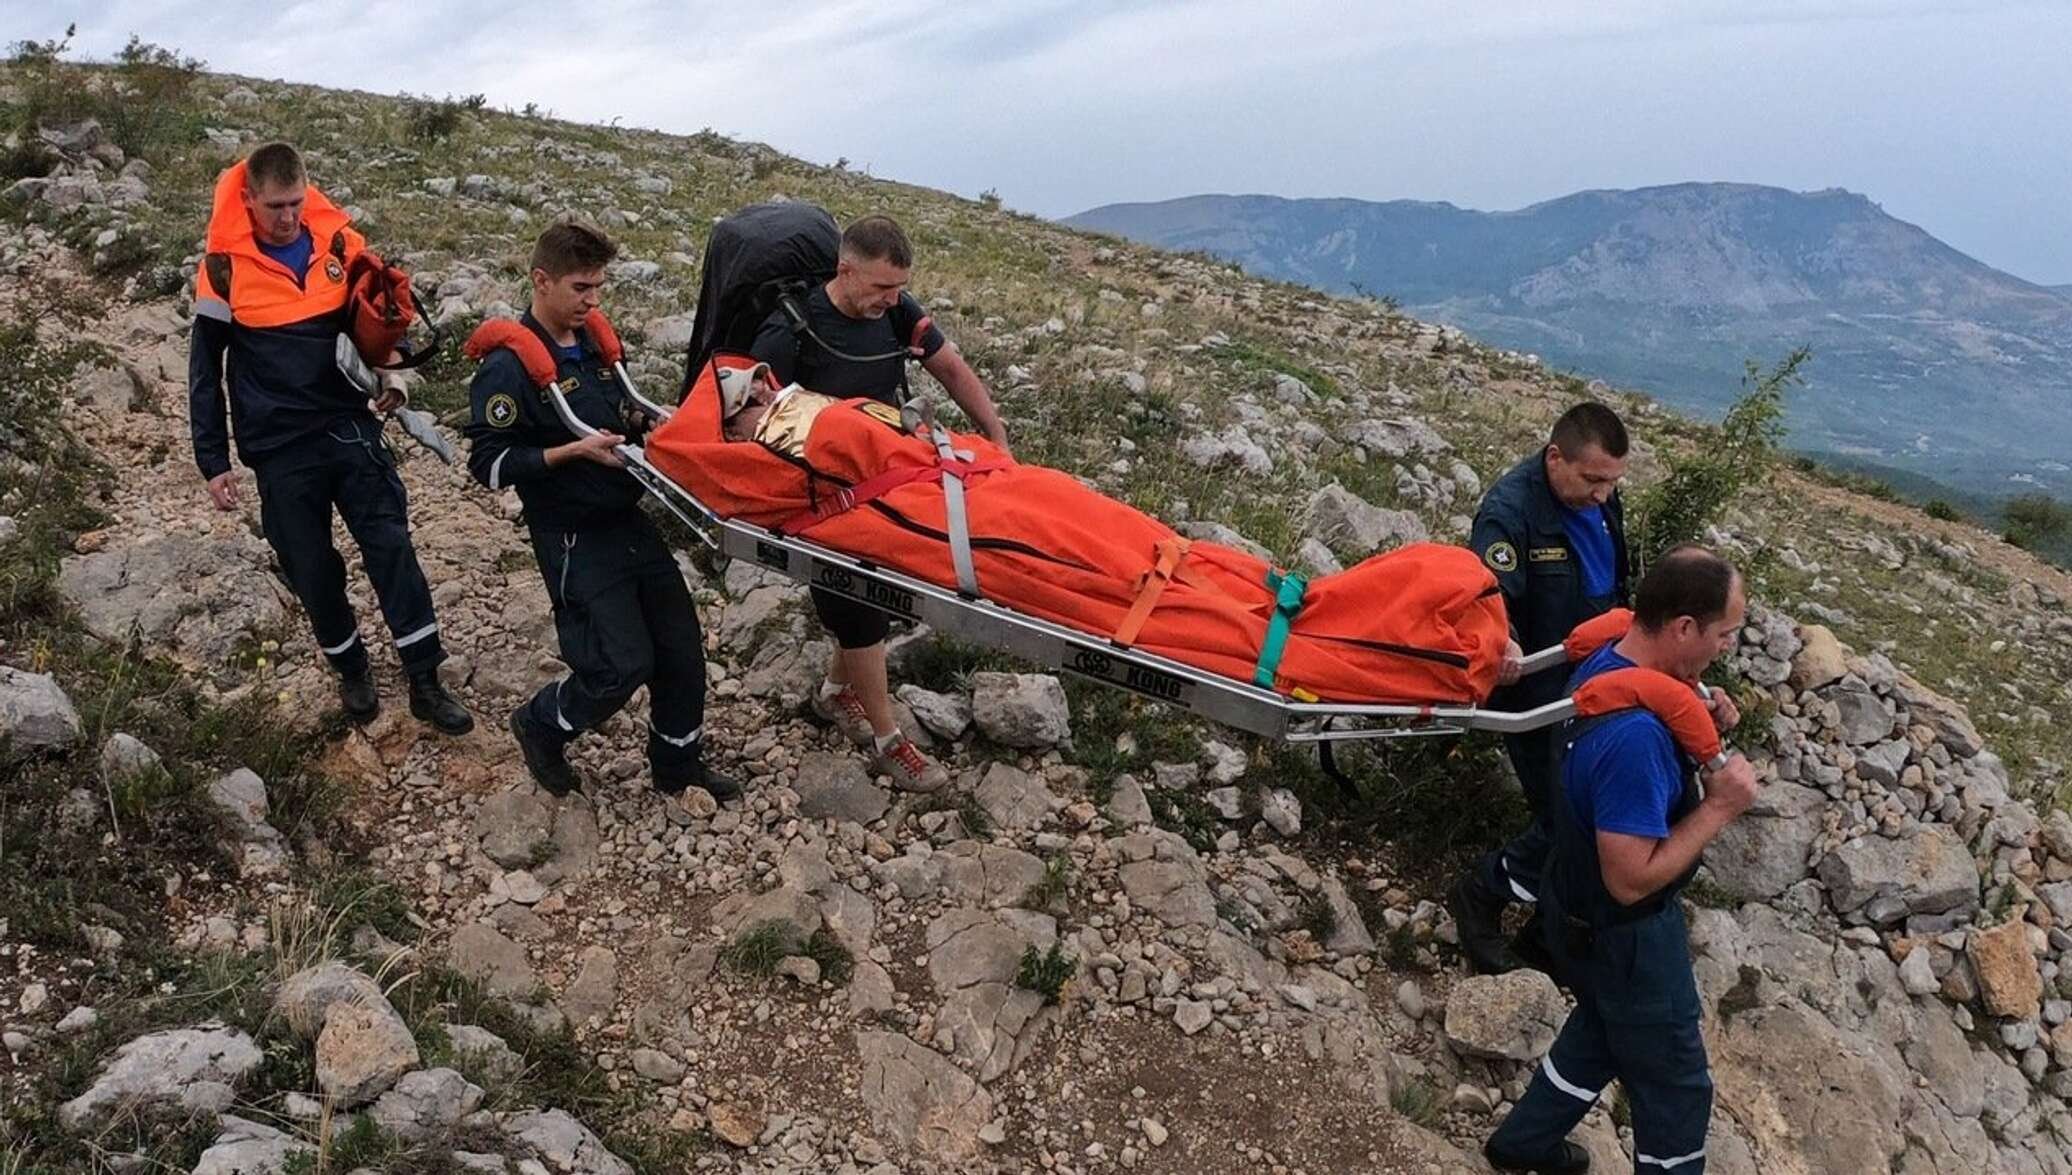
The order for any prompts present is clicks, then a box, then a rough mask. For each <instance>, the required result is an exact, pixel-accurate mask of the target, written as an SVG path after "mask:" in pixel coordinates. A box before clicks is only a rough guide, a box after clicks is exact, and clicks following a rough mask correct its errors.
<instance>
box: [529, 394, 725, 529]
mask: <svg viewBox="0 0 2072 1175" xmlns="http://www.w3.org/2000/svg"><path fill="white" fill-rule="evenodd" d="M615 366H616V365H615ZM619 378H620V379H621V380H622V381H624V382H625V384H626V386H627V390H628V391H629V393H631V392H632V383H633V381H632V380H630V379H627V378H626V373H625V370H624V368H623V367H621V368H620V371H619ZM546 392H547V402H548V403H550V404H552V405H554V415H556V416H559V417H560V418H561V424H562V427H564V428H566V429H568V431H570V432H572V433H574V434H575V435H576V436H577V437H578V438H583V437H592V436H596V435H597V433H598V431H599V430H598V429H596V428H593V427H591V425H590V424H589V422H588V421H585V420H584V419H583V418H582V417H580V416H577V415H576V412H575V409H574V408H571V407H569V404H568V397H567V396H564V395H562V394H561V387H560V385H558V384H548V385H547V387H546ZM632 394H633V396H634V399H635V401H636V402H639V403H642V404H645V403H646V402H645V401H642V400H640V397H639V394H638V393H632ZM662 419H664V420H667V419H668V414H667V413H666V412H665V413H664V414H663V416H662ZM612 452H613V453H614V454H615V455H617V456H618V458H619V460H620V461H623V462H625V465H626V472H627V473H628V474H629V475H631V476H632V478H633V480H635V481H637V482H639V483H640V485H641V488H642V489H645V490H646V491H647V492H649V493H651V494H653V495H654V496H655V497H656V499H657V500H659V501H660V502H661V503H662V505H663V506H664V507H665V508H666V509H667V510H668V511H669V512H670V513H671V514H674V515H676V518H677V521H679V522H681V523H683V524H684V525H685V526H688V527H690V528H691V533H692V534H695V535H697V536H698V539H699V541H701V542H703V543H704V544H705V545H706V546H708V547H711V548H712V549H713V550H715V551H718V550H720V549H721V547H720V544H719V538H718V536H716V535H715V534H713V533H712V528H713V527H714V526H716V525H717V524H718V522H719V518H718V516H717V515H715V514H713V513H711V512H710V511H708V510H706V509H705V507H704V506H703V504H699V506H698V510H699V513H700V514H701V515H703V517H702V519H701V518H692V517H691V516H690V515H689V514H688V513H686V512H685V511H684V509H683V507H681V506H679V505H677V504H676V500H675V499H674V498H673V497H672V496H671V495H670V494H669V493H668V492H667V490H666V489H665V488H664V483H668V481H669V479H668V478H667V477H666V476H664V475H663V473H662V471H661V470H659V469H656V468H655V467H654V464H653V463H652V462H650V461H649V460H648V459H647V453H646V452H644V451H642V449H641V447H640V446H639V445H636V444H634V443H633V442H632V441H622V442H620V443H619V444H617V445H614V446H612ZM671 484H673V483H671ZM686 496H688V495H686ZM690 500H691V501H693V502H695V501H696V499H690Z"/></svg>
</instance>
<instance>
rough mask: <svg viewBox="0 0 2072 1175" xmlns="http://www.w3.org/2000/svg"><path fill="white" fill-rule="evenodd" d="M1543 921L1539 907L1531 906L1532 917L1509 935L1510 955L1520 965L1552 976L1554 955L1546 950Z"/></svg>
mask: <svg viewBox="0 0 2072 1175" xmlns="http://www.w3.org/2000/svg"><path fill="white" fill-rule="evenodd" d="M1545 925H1546V924H1545V923H1543V922H1541V921H1540V911H1539V907H1537V906H1535V907H1533V911H1532V917H1530V918H1527V919H1526V920H1525V925H1523V926H1521V927H1519V928H1518V933H1516V934H1514V935H1512V936H1511V957H1512V958H1513V959H1516V960H1517V961H1518V965H1519V966H1521V967H1530V968H1532V969H1533V970H1535V971H1538V972H1539V973H1541V974H1542V975H1546V976H1549V977H1551V976H1553V974H1554V955H1553V954H1552V952H1550V951H1548V950H1547V939H1546V935H1545Z"/></svg>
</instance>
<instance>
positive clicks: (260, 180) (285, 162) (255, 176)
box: [245, 143, 309, 192]
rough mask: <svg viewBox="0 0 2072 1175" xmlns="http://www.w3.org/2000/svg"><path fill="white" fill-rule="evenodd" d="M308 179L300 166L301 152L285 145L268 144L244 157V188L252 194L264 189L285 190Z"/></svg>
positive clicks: (305, 169) (306, 169)
mask: <svg viewBox="0 0 2072 1175" xmlns="http://www.w3.org/2000/svg"><path fill="white" fill-rule="evenodd" d="M308 178H309V169H308V168H306V167H304V166H303V165H302V152H300V151H297V150H296V149H295V148H293V147H291V146H289V145H288V144H286V143H268V144H266V145H265V146H263V147H260V148H258V149H257V150H255V151H253V152H252V153H251V154H250V155H248V156H246V157H245V187H246V188H247V189H248V190H250V191H253V192H256V191H258V190H259V189H260V188H264V187H274V188H285V187H287V186H289V185H290V184H298V183H301V182H303V181H304V180H307V179H308Z"/></svg>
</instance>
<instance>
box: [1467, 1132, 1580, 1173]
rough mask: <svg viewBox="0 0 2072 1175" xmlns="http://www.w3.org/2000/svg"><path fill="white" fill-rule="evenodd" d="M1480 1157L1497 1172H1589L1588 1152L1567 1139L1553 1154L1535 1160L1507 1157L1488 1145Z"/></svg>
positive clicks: (1484, 1145)
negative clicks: (1486, 1160)
mask: <svg viewBox="0 0 2072 1175" xmlns="http://www.w3.org/2000/svg"><path fill="white" fill-rule="evenodd" d="M1482 1157H1483V1158H1485V1159H1488V1160H1489V1165H1490V1166H1492V1167H1495V1168H1496V1169H1497V1170H1499V1171H1523V1172H1527V1173H1528V1175H1584V1172H1587V1171H1588V1170H1590V1152H1589V1151H1586V1150H1584V1149H1583V1148H1582V1147H1581V1146H1579V1145H1577V1144H1576V1143H1573V1142H1570V1141H1568V1140H1567V1139H1563V1140H1562V1141H1561V1146H1560V1147H1559V1148H1557V1149H1556V1150H1555V1152H1554V1153H1553V1154H1551V1155H1546V1156H1543V1157H1541V1158H1537V1159H1521V1158H1518V1157H1516V1156H1513V1155H1507V1154H1505V1153H1503V1152H1502V1151H1499V1150H1497V1149H1496V1147H1494V1146H1492V1145H1490V1144H1489V1143H1484V1144H1483V1146H1482Z"/></svg>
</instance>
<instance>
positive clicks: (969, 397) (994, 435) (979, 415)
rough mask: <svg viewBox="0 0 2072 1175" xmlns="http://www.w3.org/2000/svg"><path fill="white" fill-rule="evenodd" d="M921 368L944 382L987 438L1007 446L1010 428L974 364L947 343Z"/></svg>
mask: <svg viewBox="0 0 2072 1175" xmlns="http://www.w3.org/2000/svg"><path fill="white" fill-rule="evenodd" d="M921 367H922V368H923V369H924V370H926V371H927V372H928V374H930V375H932V376H934V377H935V378H936V380H937V382H939V383H941V384H942V386H943V390H944V391H947V392H948V393H949V394H950V399H952V400H954V401H956V402H957V407H959V408H962V409H963V410H964V415H966V416H969V417H971V422H972V423H973V424H975V425H977V426H978V430H979V431H980V432H982V433H984V434H985V435H986V439H987V440H989V441H992V442H993V443H994V444H996V445H999V446H1000V447H1001V448H1003V449H1004V448H1006V447H1007V429H1006V428H1005V427H1004V426H1002V425H1001V423H1000V412H999V410H998V409H996V408H994V407H993V395H992V393H991V392H988V391H987V390H986V381H984V380H982V379H980V378H979V377H978V372H976V371H973V370H972V369H971V364H969V363H966V362H965V361H964V356H963V354H962V353H961V352H959V351H958V350H957V345H956V344H955V343H944V344H943V345H942V348H941V349H940V350H938V351H936V353H935V354H933V355H930V356H929V357H928V358H926V359H923V360H922V361H921Z"/></svg>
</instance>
